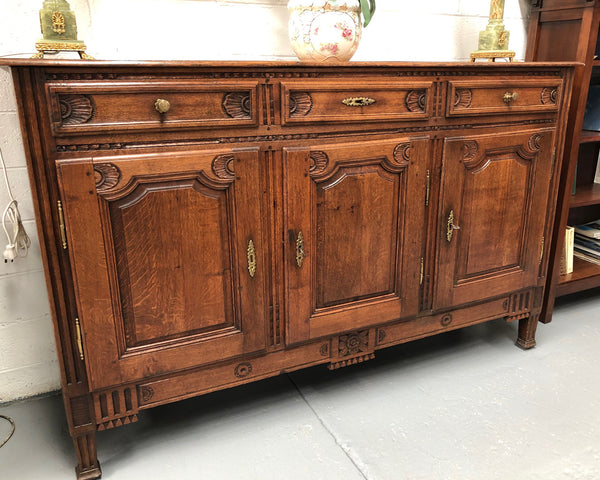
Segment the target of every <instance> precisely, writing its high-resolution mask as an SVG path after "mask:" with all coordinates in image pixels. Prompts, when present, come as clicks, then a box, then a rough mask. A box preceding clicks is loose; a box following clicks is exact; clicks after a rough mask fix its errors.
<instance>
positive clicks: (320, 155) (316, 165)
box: [308, 151, 329, 176]
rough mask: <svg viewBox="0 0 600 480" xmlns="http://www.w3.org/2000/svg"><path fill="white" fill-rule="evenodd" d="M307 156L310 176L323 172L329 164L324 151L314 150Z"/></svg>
mask: <svg viewBox="0 0 600 480" xmlns="http://www.w3.org/2000/svg"><path fill="white" fill-rule="evenodd" d="M308 158H310V168H309V169H308V171H309V172H310V175H311V176H315V175H319V174H320V173H322V172H324V171H325V169H326V168H327V165H329V157H328V156H327V154H326V153H325V152H321V151H314V152H310V153H309V154H308Z"/></svg>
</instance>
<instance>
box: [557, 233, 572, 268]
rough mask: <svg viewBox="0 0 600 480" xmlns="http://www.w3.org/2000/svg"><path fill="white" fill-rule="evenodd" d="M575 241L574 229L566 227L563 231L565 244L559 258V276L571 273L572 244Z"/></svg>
mask: <svg viewBox="0 0 600 480" xmlns="http://www.w3.org/2000/svg"><path fill="white" fill-rule="evenodd" d="M574 241H575V229H574V228H573V227H569V226H567V228H566V229H565V243H564V245H563V250H562V255H561V256H560V274H561V275H566V274H568V273H573V244H574Z"/></svg>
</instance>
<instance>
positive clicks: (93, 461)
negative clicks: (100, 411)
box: [73, 432, 102, 480]
mask: <svg viewBox="0 0 600 480" xmlns="http://www.w3.org/2000/svg"><path fill="white" fill-rule="evenodd" d="M73 442H74V443H75V451H76V452H77V461H78V465H77V467H76V468H75V473H76V474H77V479H78V480H92V479H94V478H100V477H101V476H102V470H100V464H99V463H98V456H97V454H96V433H95V432H90V433H88V434H86V435H81V436H79V437H74V438H73Z"/></svg>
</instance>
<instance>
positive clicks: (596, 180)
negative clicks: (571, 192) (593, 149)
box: [594, 152, 600, 183]
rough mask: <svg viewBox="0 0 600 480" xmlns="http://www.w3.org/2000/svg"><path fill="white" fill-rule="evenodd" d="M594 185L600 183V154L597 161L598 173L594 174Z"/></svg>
mask: <svg viewBox="0 0 600 480" xmlns="http://www.w3.org/2000/svg"><path fill="white" fill-rule="evenodd" d="M594 183H600V152H598V159H597V160H596V173H595V174H594Z"/></svg>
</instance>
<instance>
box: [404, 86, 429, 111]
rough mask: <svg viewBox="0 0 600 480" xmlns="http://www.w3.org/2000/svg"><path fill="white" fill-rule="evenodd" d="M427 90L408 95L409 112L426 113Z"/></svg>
mask: <svg viewBox="0 0 600 480" xmlns="http://www.w3.org/2000/svg"><path fill="white" fill-rule="evenodd" d="M426 106H427V90H411V91H410V92H408V93H407V94H406V108H407V109H408V111H409V112H425V107H426Z"/></svg>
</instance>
